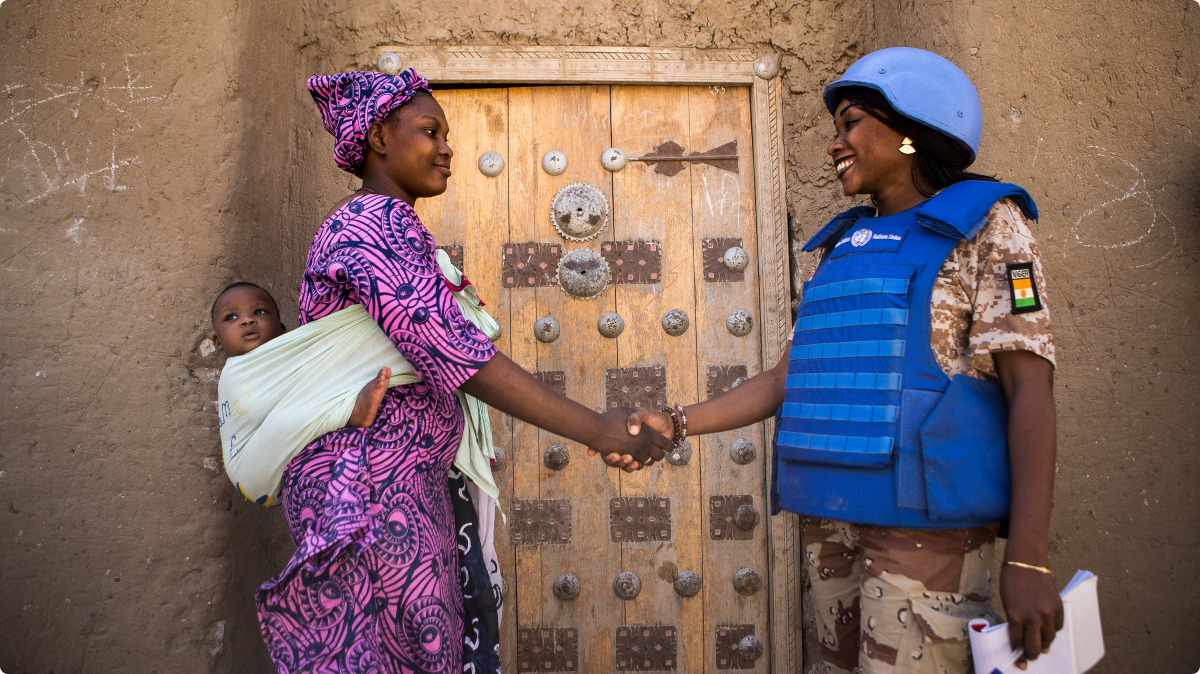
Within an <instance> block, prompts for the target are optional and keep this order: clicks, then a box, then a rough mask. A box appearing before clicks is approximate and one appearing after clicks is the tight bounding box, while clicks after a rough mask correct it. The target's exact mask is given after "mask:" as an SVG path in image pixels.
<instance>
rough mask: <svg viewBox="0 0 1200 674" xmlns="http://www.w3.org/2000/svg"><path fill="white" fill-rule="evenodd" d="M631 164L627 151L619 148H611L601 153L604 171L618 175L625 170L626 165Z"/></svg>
mask: <svg viewBox="0 0 1200 674" xmlns="http://www.w3.org/2000/svg"><path fill="white" fill-rule="evenodd" d="M628 162H629V158H628V157H626V156H625V151H624V150H622V149H621V148H619V147H610V148H608V149H607V150H605V151H604V152H601V153H600V164H601V165H602V166H603V167H604V170H606V171H611V172H612V173H616V172H617V171H620V170H621V169H623V168H625V164H626V163H628Z"/></svg>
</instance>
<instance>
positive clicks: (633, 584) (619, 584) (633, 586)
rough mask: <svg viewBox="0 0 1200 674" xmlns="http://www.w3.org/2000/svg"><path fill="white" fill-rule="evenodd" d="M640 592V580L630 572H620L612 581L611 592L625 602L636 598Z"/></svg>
mask: <svg viewBox="0 0 1200 674" xmlns="http://www.w3.org/2000/svg"><path fill="white" fill-rule="evenodd" d="M641 591H642V579H641V578H638V577H637V574H635V573H633V572H632V571H622V572H621V574H620V575H618V576H617V577H616V578H615V579H614V580H613V592H615V593H616V594H617V596H618V597H620V598H621V599H625V600H630V599H633V598H635V597H637V596H638V594H639V593H641Z"/></svg>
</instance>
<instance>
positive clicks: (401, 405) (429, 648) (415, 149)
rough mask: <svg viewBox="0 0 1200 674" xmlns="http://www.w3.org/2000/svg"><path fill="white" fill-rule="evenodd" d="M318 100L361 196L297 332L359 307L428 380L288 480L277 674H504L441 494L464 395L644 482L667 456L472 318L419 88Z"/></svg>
mask: <svg viewBox="0 0 1200 674" xmlns="http://www.w3.org/2000/svg"><path fill="white" fill-rule="evenodd" d="M308 87H309V90H310V91H311V92H312V96H313V99H314V100H315V101H316V103H317V106H318V108H319V109H320V111H321V117H322V120H323V122H324V124H325V128H326V129H327V130H328V131H329V132H330V133H331V134H332V135H333V136H334V138H335V139H336V145H335V149H334V158H335V160H336V161H337V164H338V166H339V167H341V168H342V169H343V170H346V171H349V172H351V173H353V174H354V175H357V176H360V177H361V178H362V179H363V187H362V188H361V189H360V190H358V191H356V192H355V193H354V194H351V195H349V196H348V197H346V198H345V199H343V200H342V201H341V202H340V203H339V204H338V205H337V206H335V207H334V208H333V210H332V211H331V212H330V215H329V216H328V217H327V218H326V219H325V222H324V223H323V224H322V225H321V227H320V229H318V231H317V234H316V236H315V238H314V239H313V244H312V248H311V249H310V251H309V255H308V263H307V265H306V268H305V270H304V279H303V284H302V288H301V291H300V323H301V324H303V323H307V322H308V321H312V320H316V319H318V318H321V317H323V316H327V315H329V314H331V313H333V312H335V311H338V310H340V309H344V308H346V307H348V306H350V305H352V304H354V303H358V304H362V305H363V306H364V307H365V308H366V309H367V311H368V312H370V314H371V315H372V316H373V317H374V318H375V320H376V322H377V323H378V324H379V326H380V327H381V328H382V329H383V330H384V332H385V333H387V334H388V336H389V337H391V339H392V342H393V343H394V344H395V345H396V348H397V349H399V350H400V352H401V353H402V354H403V355H404V357H405V358H406V359H407V360H408V361H409V362H410V363H412V365H413V368H414V369H415V370H416V372H417V373H418V374H420V375H421V378H422V381H421V383H419V384H414V385H410V386H402V387H396V388H392V389H389V390H388V392H387V395H386V396H385V398H384V401H383V404H382V405H381V407H380V409H379V414H378V416H377V418H376V420H375V423H374V424H373V425H372V426H370V427H369V428H362V429H355V428H345V429H341V430H338V431H335V432H333V433H330V434H328V435H325V436H323V437H321V438H318V439H317V440H316V441H314V442H313V443H312V444H311V445H309V447H308V448H306V449H305V450H304V452H302V453H301V454H299V455H298V456H297V457H296V458H295V459H293V460H292V462H291V463H290V464H289V466H288V469H287V472H286V474H285V475H284V479H283V507H284V512H285V514H286V517H287V524H288V530H289V532H290V533H291V536H292V539H293V540H294V541H295V543H296V547H297V549H296V554H295V556H293V557H292V559H291V560H290V562H289V563H288V564H287V566H286V568H285V569H284V571H283V572H282V573H281V574H280V575H279V576H278V577H276V578H274V579H272V580H270V581H269V582H267V583H266V584H264V585H263V586H262V587H261V588H260V589H259V591H258V593H257V597H256V599H257V604H258V611H259V619H260V622H261V625H262V632H263V638H264V639H265V640H266V642H267V646H268V649H269V650H270V652H271V657H272V659H273V660H274V661H275V664H276V667H277V668H278V669H279V671H280V672H284V673H288V672H299V671H305V672H309V671H311V672H339V673H343V672H389V673H390V672H395V673H400V672H405V673H407V672H414V673H416V672H441V673H452V672H453V673H457V672H459V671H464V670H465V671H471V672H474V673H482V672H485V671H495V670H496V669H497V667H498V659H497V658H496V652H495V651H496V649H495V648H494V646H490V647H481V640H480V638H479V637H480V634H479V629H478V627H477V626H476V627H475V628H474V629H470V627H471V626H469V625H464V601H463V588H462V586H461V585H460V583H459V580H460V562H459V549H458V545H457V541H456V532H455V520H454V511H453V506H452V501H451V494H450V490H449V488H448V483H447V471H448V469H449V468H450V466H451V463H452V462H453V460H454V457H455V453H456V451H457V448H458V444H459V440H460V438H461V434H462V429H463V413H462V409H461V408H460V406H459V404H458V402H457V399H456V397H455V396H454V393H453V391H454V389H455V388H460V389H462V390H463V391H465V392H467V393H469V394H471V395H474V396H475V397H477V398H479V399H480V400H482V401H484V402H486V403H488V404H489V405H491V406H493V407H495V408H497V409H499V410H501V411H502V412H505V413H507V414H510V415H512V416H514V417H517V418H519V419H523V420H525V421H527V422H529V423H532V424H535V425H537V426H540V427H542V428H544V429H546V430H548V431H550V432H553V433H556V434H559V435H563V436H565V437H568V438H571V439H573V440H576V441H579V442H583V443H585V444H587V445H589V446H590V447H592V448H594V449H596V450H600V451H601V452H602V453H603V454H608V453H609V452H617V453H620V454H626V455H629V456H631V457H633V458H634V459H636V460H637V462H638V463H640V464H642V465H648V464H649V463H651V462H652V461H654V460H656V459H659V458H661V457H662V448H665V447H669V446H670V443H669V442H668V441H667V440H666V439H665V438H663V437H662V436H659V435H657V434H652V433H651V434H652V435H654V438H653V440H651V439H649V437H648V435H651V434H646V433H643V434H642V435H641V436H639V437H631V436H629V435H628V433H627V432H626V428H625V422H624V418H625V414H624V413H621V412H619V411H618V412H616V413H611V414H604V415H601V414H597V413H595V412H592V411H591V410H589V409H587V408H585V407H583V406H582V405H579V404H577V403H574V402H572V401H570V400H567V399H566V398H564V397H562V396H560V395H558V394H556V393H554V392H553V391H551V390H550V389H549V388H547V387H545V386H544V385H542V384H541V383H539V382H537V381H536V380H535V379H533V378H532V377H531V376H529V374H528V373H526V372H525V371H524V370H522V369H521V368H520V367H518V366H517V365H515V364H514V363H513V362H512V361H510V360H509V359H508V358H507V357H505V356H504V355H503V354H499V353H497V351H496V349H495V347H493V346H492V344H491V343H490V342H489V341H488V339H487V337H486V336H484V334H483V333H482V332H480V331H479V330H478V329H477V328H476V327H475V325H474V324H472V323H471V322H470V321H468V320H467V319H465V318H464V317H463V315H462V313H461V312H460V311H459V309H458V307H457V305H456V304H455V300H454V299H453V297H452V295H451V292H450V289H449V288H448V287H447V284H446V282H445V279H444V278H443V277H442V274H441V272H440V270H439V268H438V265H437V263H436V262H435V259H434V254H435V252H436V248H435V242H434V240H433V237H432V236H430V234H429V232H428V231H427V230H426V229H425V227H424V226H423V225H422V224H421V221H420V219H419V218H418V217H417V214H416V212H415V211H414V210H413V204H414V203H415V202H416V201H417V199H420V198H424V197H432V196H436V195H438V194H441V193H442V192H444V191H445V189H446V183H447V179H448V178H449V176H450V162H451V158H452V157H453V151H452V150H451V149H450V147H449V145H448V144H447V141H446V137H447V135H448V132H449V124H448V122H447V121H446V117H445V113H444V112H443V111H442V109H441V106H439V105H438V104H437V102H436V101H435V100H434V98H433V96H432V93H431V91H430V88H429V84H428V82H426V81H425V79H424V78H422V77H421V76H419V75H417V74H416V73H415V72H413V71H412V70H408V71H405V72H404V73H401V74H400V75H399V76H391V75H384V74H381V73H370V72H353V73H341V74H338V75H332V76H328V77H319V76H314V77H312V78H311V79H310V80H309V82H308ZM656 445H657V446H656ZM484 631H485V632H486V630H484ZM464 641H465V642H466V643H467V652H466V653H465V654H464ZM482 643H484V644H494V641H489V640H487V639H483V640H482Z"/></svg>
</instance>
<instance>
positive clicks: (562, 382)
mask: <svg viewBox="0 0 1200 674" xmlns="http://www.w3.org/2000/svg"><path fill="white" fill-rule="evenodd" d="M529 374H531V375H533V378H534V379H536V380H538V381H540V382H542V383H543V384H545V385H546V386H549V387H550V388H552V389H554V390H555V391H558V392H559V393H561V394H563V395H567V375H566V374H565V373H563V371H562V370H538V371H537V372H530V373H529Z"/></svg>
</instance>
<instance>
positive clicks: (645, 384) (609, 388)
mask: <svg viewBox="0 0 1200 674" xmlns="http://www.w3.org/2000/svg"><path fill="white" fill-rule="evenodd" d="M604 403H605V407H606V408H607V409H610V410H615V409H617V408H619V407H628V408H630V409H632V408H635V407H649V408H650V409H654V410H657V409H662V408H663V407H664V406H665V405H666V404H667V374H666V370H665V368H661V367H619V368H618V367H613V368H609V369H607V370H605V371H604Z"/></svg>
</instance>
